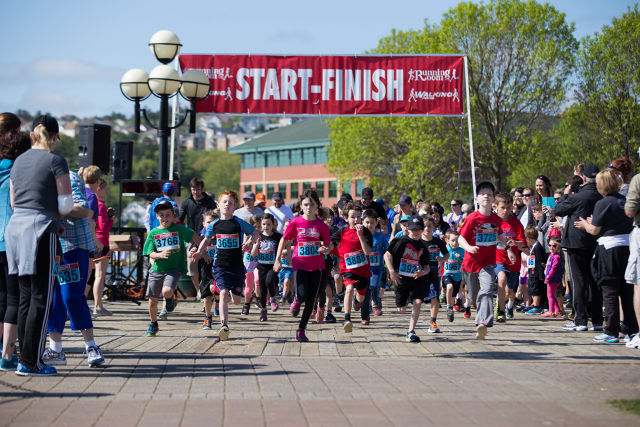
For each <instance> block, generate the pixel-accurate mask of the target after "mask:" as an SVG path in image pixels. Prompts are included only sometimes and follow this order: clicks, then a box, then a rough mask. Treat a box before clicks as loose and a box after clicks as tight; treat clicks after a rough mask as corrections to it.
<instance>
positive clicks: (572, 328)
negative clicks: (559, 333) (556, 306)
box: [562, 321, 576, 331]
mask: <svg viewBox="0 0 640 427" xmlns="http://www.w3.org/2000/svg"><path fill="white" fill-rule="evenodd" d="M562 329H564V330H565V331H575V330H576V324H575V323H573V321H571V322H569V323H567V324H564V325H562Z"/></svg>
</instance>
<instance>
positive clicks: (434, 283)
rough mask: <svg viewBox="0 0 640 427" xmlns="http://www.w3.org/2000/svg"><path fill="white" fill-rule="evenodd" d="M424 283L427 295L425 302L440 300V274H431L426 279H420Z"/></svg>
mask: <svg viewBox="0 0 640 427" xmlns="http://www.w3.org/2000/svg"><path fill="white" fill-rule="evenodd" d="M418 280H419V281H420V280H421V281H423V283H424V288H425V291H426V294H425V296H424V302H429V301H431V300H432V299H438V297H439V296H440V276H439V275H438V272H437V271H435V272H433V273H429V274H427V275H426V276H424V277H421V278H420V279H418Z"/></svg>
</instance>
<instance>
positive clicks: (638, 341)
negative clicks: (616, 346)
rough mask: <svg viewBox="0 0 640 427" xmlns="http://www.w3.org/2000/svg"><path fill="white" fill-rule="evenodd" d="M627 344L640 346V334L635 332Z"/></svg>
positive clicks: (628, 345)
mask: <svg viewBox="0 0 640 427" xmlns="http://www.w3.org/2000/svg"><path fill="white" fill-rule="evenodd" d="M625 346H626V347H628V348H640V334H635V335H634V336H633V338H631V341H629V342H628V343H626V344H625Z"/></svg>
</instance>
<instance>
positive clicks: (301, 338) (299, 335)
mask: <svg viewBox="0 0 640 427" xmlns="http://www.w3.org/2000/svg"><path fill="white" fill-rule="evenodd" d="M296 341H298V342H309V338H307V334H305V332H304V329H298V330H297V331H296Z"/></svg>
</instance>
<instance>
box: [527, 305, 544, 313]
mask: <svg viewBox="0 0 640 427" xmlns="http://www.w3.org/2000/svg"><path fill="white" fill-rule="evenodd" d="M524 314H542V309H541V308H537V307H531V308H530V309H529V310H527V311H525V312H524Z"/></svg>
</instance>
